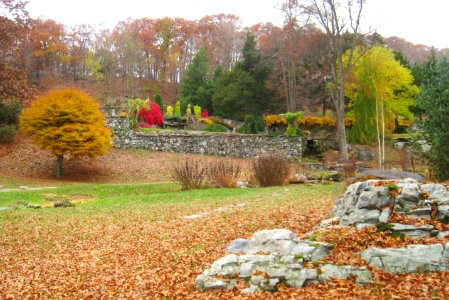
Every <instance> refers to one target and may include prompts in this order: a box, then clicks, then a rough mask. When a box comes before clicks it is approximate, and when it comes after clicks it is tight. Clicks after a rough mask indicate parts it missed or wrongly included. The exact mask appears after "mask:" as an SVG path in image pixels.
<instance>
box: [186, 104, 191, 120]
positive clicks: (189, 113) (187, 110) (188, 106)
mask: <svg viewBox="0 0 449 300" xmlns="http://www.w3.org/2000/svg"><path fill="white" fill-rule="evenodd" d="M186 115H187V116H189V117H191V116H192V105H190V103H189V104H187V109H186Z"/></svg>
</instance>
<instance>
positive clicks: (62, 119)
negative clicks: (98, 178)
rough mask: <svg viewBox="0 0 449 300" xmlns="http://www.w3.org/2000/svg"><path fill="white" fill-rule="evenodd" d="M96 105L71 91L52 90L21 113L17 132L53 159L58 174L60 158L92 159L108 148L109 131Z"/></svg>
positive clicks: (60, 167)
mask: <svg viewBox="0 0 449 300" xmlns="http://www.w3.org/2000/svg"><path fill="white" fill-rule="evenodd" d="M104 123H105V119H104V116H103V114H102V113H101V112H100V110H99V108H98V105H97V103H96V102H95V100H94V99H92V98H91V97H90V96H89V95H87V94H85V93H83V92H80V91H78V90H75V89H59V90H52V91H50V92H49V93H48V94H46V95H43V96H41V97H38V98H37V99H36V101H34V102H33V103H32V105H31V106H30V107H29V108H26V109H24V110H23V111H22V115H21V116H20V129H21V130H22V131H23V132H24V133H25V134H26V135H28V136H30V137H31V138H32V140H33V142H34V143H35V144H37V145H38V146H39V147H40V148H42V149H44V150H49V151H51V153H53V154H54V155H55V156H56V157H57V171H56V175H57V176H58V177H61V175H62V162H63V160H64V155H71V156H73V157H82V156H88V157H95V156H98V155H102V154H105V153H106V152H107V151H108V149H109V147H110V146H111V130H110V129H108V128H106V127H104Z"/></svg>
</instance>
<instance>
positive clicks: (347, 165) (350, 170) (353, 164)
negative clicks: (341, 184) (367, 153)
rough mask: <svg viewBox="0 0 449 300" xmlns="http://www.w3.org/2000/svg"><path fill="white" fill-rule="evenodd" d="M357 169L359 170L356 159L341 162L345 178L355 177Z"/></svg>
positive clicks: (342, 173) (341, 170) (341, 171)
mask: <svg viewBox="0 0 449 300" xmlns="http://www.w3.org/2000/svg"><path fill="white" fill-rule="evenodd" d="M356 171H357V161H356V160H355V159H350V160H349V161H346V162H342V163H341V169H340V175H341V176H342V177H343V178H344V179H348V178H351V177H354V176H355V173H356Z"/></svg>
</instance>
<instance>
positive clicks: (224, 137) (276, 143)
mask: <svg viewBox="0 0 449 300" xmlns="http://www.w3.org/2000/svg"><path fill="white" fill-rule="evenodd" d="M107 124H108V126H110V127H111V128H112V131H113V133H114V136H115V140H114V147H115V148H140V149H147V150H151V151H163V152H180V153H197V154H208V155H220V156H234V157H247V158H253V157H256V156H257V155H260V154H263V153H277V154H283V155H285V156H287V157H288V158H290V159H301V158H302V153H303V150H304V140H303V139H302V138H301V137H294V138H292V137H286V136H277V137H272V136H261V135H249V134H235V133H207V132H203V131H183V130H177V131H176V130H175V131H170V130H161V131H160V132H149V133H143V132H135V131H133V130H129V128H128V125H127V119H126V118H107Z"/></svg>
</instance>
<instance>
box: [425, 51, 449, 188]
mask: <svg viewBox="0 0 449 300" xmlns="http://www.w3.org/2000/svg"><path fill="white" fill-rule="evenodd" d="M423 73H424V74H425V76H424V79H423V83H422V85H421V86H420V88H421V94H420V96H419V97H418V101H417V105H418V107H419V108H420V109H421V110H422V111H423V112H424V113H425V118H423V124H424V128H425V132H426V134H427V137H428V139H429V142H430V143H431V145H432V149H431V152H430V163H431V165H432V167H433V170H434V173H435V176H436V178H437V179H439V180H447V179H449V131H448V128H449V89H448V86H449V62H448V60H447V59H446V58H444V57H442V58H437V57H436V56H435V55H432V56H431V58H430V59H429V60H428V61H427V62H426V63H425V64H424V67H423Z"/></svg>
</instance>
